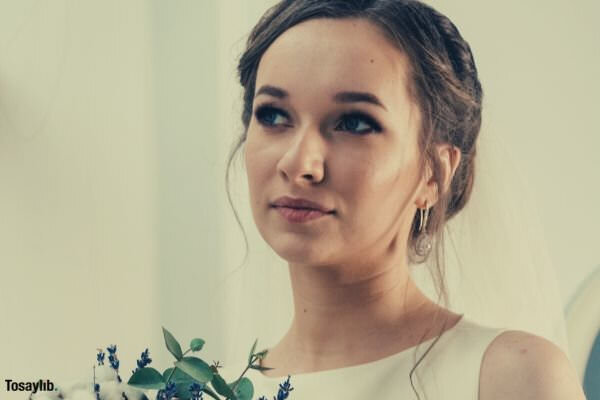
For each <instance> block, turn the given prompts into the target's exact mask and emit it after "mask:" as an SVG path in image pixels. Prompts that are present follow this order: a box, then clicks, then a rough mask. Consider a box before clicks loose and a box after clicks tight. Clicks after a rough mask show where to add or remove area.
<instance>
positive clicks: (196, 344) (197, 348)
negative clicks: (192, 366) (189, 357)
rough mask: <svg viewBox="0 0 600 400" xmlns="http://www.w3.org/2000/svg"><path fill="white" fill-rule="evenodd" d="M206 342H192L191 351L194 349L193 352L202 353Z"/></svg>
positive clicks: (195, 340) (197, 340)
mask: <svg viewBox="0 0 600 400" xmlns="http://www.w3.org/2000/svg"><path fill="white" fill-rule="evenodd" d="M204 343H205V342H204V340H202V339H199V338H196V339H192V341H191V342H190V349H192V351H200V350H202V347H204Z"/></svg>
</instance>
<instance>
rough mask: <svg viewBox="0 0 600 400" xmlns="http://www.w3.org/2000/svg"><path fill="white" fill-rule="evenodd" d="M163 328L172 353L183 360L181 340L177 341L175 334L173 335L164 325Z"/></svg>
mask: <svg viewBox="0 0 600 400" xmlns="http://www.w3.org/2000/svg"><path fill="white" fill-rule="evenodd" d="M162 330H163V336H164V337H165V344H166V345H167V349H168V350H169V351H170V352H171V354H173V356H174V357H175V358H176V359H177V360H181V357H183V353H182V352H181V346H180V345H179V342H178V341H177V339H175V336H173V335H172V334H171V332H169V331H168V330H166V329H165V327H164V326H163V328H162Z"/></svg>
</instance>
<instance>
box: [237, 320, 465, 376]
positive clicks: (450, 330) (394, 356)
mask: <svg viewBox="0 0 600 400" xmlns="http://www.w3.org/2000/svg"><path fill="white" fill-rule="evenodd" d="M465 323H466V322H465V314H461V317H460V319H459V320H458V322H456V323H455V324H454V326H452V327H451V328H448V329H446V330H445V331H444V332H442V334H441V336H439V339H438V341H437V343H436V345H435V346H434V348H435V347H436V346H437V345H439V344H440V343H441V342H443V341H445V340H446V339H447V338H448V337H449V336H451V335H450V334H451V333H453V332H454V331H456V329H457V328H458V327H459V326H462V325H463V324H465ZM437 338H438V336H434V337H433V338H431V339H428V340H425V341H423V342H421V343H419V344H416V345H414V346H411V347H407V348H406V349H404V350H401V351H399V352H397V353H394V354H391V355H389V356H385V357H383V358H380V359H378V360H374V361H369V362H366V363H361V364H355V365H349V366H346V367H339V368H330V369H324V370H321V371H312V372H301V373H299V374H290V376H292V377H294V378H296V379H298V378H300V379H304V378H310V377H312V376H319V377H322V376H323V375H330V374H336V373H340V372H344V373H348V372H352V371H362V370H363V369H368V368H372V367H374V366H375V365H378V366H379V364H386V363H392V362H395V361H397V360H398V359H401V358H404V357H406V356H408V355H409V354H410V352H411V351H412V350H414V349H415V348H416V347H417V346H421V347H424V348H425V349H426V348H427V347H425V346H427V345H429V344H431V343H432V342H433V341H435V340H436V339H437ZM432 350H433V349H432ZM250 371H252V373H253V375H254V376H258V377H260V379H263V380H266V381H280V380H282V379H285V378H287V377H288V375H284V376H267V375H265V374H263V373H262V371H259V370H256V369H250V370H249V371H248V372H250Z"/></svg>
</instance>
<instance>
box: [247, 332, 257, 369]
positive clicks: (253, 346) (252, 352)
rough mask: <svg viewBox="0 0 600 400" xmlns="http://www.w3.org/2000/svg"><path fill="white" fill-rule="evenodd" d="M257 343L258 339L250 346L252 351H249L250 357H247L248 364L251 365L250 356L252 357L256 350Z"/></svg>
mask: <svg viewBox="0 0 600 400" xmlns="http://www.w3.org/2000/svg"><path fill="white" fill-rule="evenodd" d="M257 343H258V338H256V340H255V341H254V344H253V345H252V349H250V355H249V356H248V364H250V363H252V356H253V355H254V350H256V344H257Z"/></svg>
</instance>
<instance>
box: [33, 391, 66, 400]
mask: <svg viewBox="0 0 600 400" xmlns="http://www.w3.org/2000/svg"><path fill="white" fill-rule="evenodd" d="M58 393H59V392H58V391H51V392H37V393H32V394H31V396H30V397H29V398H30V399H31V400H60V397H58Z"/></svg>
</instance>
